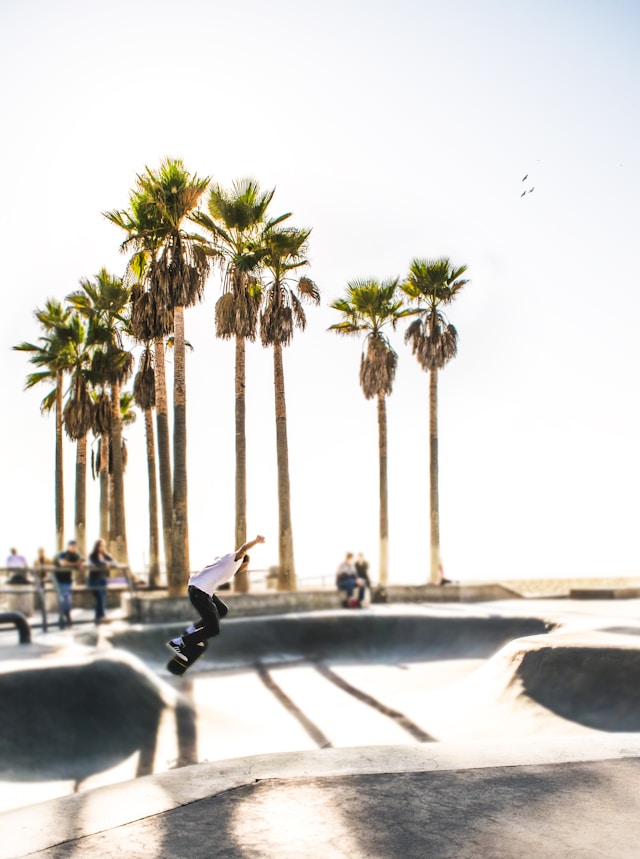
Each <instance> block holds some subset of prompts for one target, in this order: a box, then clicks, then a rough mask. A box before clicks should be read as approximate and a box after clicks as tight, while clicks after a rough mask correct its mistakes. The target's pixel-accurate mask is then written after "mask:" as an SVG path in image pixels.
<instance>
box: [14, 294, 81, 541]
mask: <svg viewBox="0 0 640 859" xmlns="http://www.w3.org/2000/svg"><path fill="white" fill-rule="evenodd" d="M69 315H70V311H69V310H68V308H65V307H64V306H63V305H62V304H61V303H60V302H59V301H57V300H56V299H53V298H50V299H47V301H46V302H45V305H44V307H43V308H39V309H37V310H36V311H35V317H36V319H37V320H38V322H39V323H40V325H41V328H42V329H43V331H44V334H43V335H42V336H41V337H39V338H38V343H36V344H34V343H29V342H23V343H20V344H18V345H17V346H14V347H13V348H14V349H16V350H17V351H19V352H27V353H29V354H30V355H31V357H30V358H29V362H30V363H31V364H33V365H34V366H35V367H40V368H42V369H40V370H38V371H37V372H34V373H30V374H29V375H28V376H27V380H26V383H25V388H26V389H29V388H32V387H34V385H37V384H40V383H45V382H47V383H50V382H52V381H53V382H54V388H53V390H51V391H50V392H49V393H48V394H47V395H46V396H45V397H44V399H43V400H42V403H41V410H42V411H43V412H50V411H51V410H53V411H54V413H55V426H56V436H55V437H56V444H55V523H56V551H57V552H61V551H62V549H63V546H64V483H63V456H62V408H63V384H64V374H65V372H66V371H67V370H68V369H69V348H68V342H67V333H66V330H67V324H68V321H69Z"/></svg>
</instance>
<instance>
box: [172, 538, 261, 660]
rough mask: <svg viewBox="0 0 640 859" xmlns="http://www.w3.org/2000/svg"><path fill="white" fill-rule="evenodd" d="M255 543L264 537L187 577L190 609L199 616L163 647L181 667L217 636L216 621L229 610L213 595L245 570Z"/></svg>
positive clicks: (217, 627)
mask: <svg viewBox="0 0 640 859" xmlns="http://www.w3.org/2000/svg"><path fill="white" fill-rule="evenodd" d="M259 543H264V537H263V536H261V535H260V534H258V536H257V537H256V538H255V540H250V541H249V542H247V543H245V544H244V545H242V546H240V548H239V549H237V550H236V551H235V552H230V553H229V554H228V555H223V556H222V557H221V558H216V560H215V561H214V562H213V563H212V564H209V565H208V566H206V567H205V568H204V569H203V570H200V572H199V573H192V574H191V575H190V576H189V584H188V590H187V593H188V596H189V600H190V601H191V605H192V606H193V607H194V608H195V610H196V611H197V612H198V614H199V615H200V620H199V621H196V623H194V624H192V625H191V626H190V627H189V628H188V629H186V630H185V631H184V632H183V633H182V635H181V636H179V637H178V638H172V639H171V641H168V642H167V647H168V648H169V650H170V651H171V652H172V653H173V655H174V657H176V658H177V659H179V660H181V661H182V662H184V663H185V664H187V663H190V661H191V659H192V658H193V657H192V654H193V653H194V652H197V649H198V648H201V647H204V646H205V642H206V641H207V639H209V638H213V636H214V635H218V634H219V633H220V619H221V618H223V617H224V616H225V615H226V614H227V613H228V611H229V608H228V606H226V605H225V604H224V603H223V602H222V600H221V599H220V598H219V597H217V596H216V595H215V593H214V591H215V590H216V588H219V587H220V585H222V584H224V583H225V582H229V581H231V579H232V578H233V577H234V576H235V575H236V573H239V572H240V570H246V569H247V567H248V566H249V555H247V554H246V553H247V551H248V550H249V549H252V548H253V547H254V546H257V545H258V544H259Z"/></svg>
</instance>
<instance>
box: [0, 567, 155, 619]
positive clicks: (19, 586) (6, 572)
mask: <svg viewBox="0 0 640 859" xmlns="http://www.w3.org/2000/svg"><path fill="white" fill-rule="evenodd" d="M103 569H104V568H102V567H93V566H91V565H90V564H89V565H83V566H82V567H81V568H77V567H60V566H58V565H56V564H47V565H41V566H39V567H0V594H13V595H15V596H20V595H23V594H28V593H31V594H34V595H35V594H36V593H37V594H38V597H39V603H40V613H41V615H42V629H43V631H44V632H47V629H48V627H49V621H48V618H47V601H46V595H47V594H50V593H55V595H56V606H57V610H58V613H59V615H60V616H62V613H63V596H62V590H61V588H60V582H59V581H58V577H57V575H56V573H58V572H64V573H71V581H72V584H73V587H74V588H75V589H78V588H82V589H83V590H87V591H93V590H95V589H96V587H97V586H96V585H91V584H89V583H88V582H87V583H86V584H85V583H77V582H76V581H74V579H77V578H78V573H80V572H82V573H83V574H85V573H91V572H101V571H103ZM111 571H113V572H116V573H117V574H119V575H120V576H122V578H123V580H124V584H125V586H126V587H127V589H128V591H129V593H130V594H131V599H132V603H133V605H134V606H136V612H137V615H138V616H139V614H140V606H139V604H138V600H137V599H136V590H137V586H136V582H135V579H134V577H133V576H132V575H131V572H130V570H129V568H128V567H126V566H116V567H112V568H111V569H110V572H111ZM107 578H109V576H107ZM12 579H13V580H14V581H12ZM19 613H20V614H22V613H21V612H19ZM23 616H24V615H23Z"/></svg>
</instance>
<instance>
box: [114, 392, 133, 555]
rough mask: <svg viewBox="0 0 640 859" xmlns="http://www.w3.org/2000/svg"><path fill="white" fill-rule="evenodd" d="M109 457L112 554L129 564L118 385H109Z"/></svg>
mask: <svg viewBox="0 0 640 859" xmlns="http://www.w3.org/2000/svg"><path fill="white" fill-rule="evenodd" d="M111 456H112V457H113V463H112V468H111V473H112V475H113V514H114V522H113V524H114V540H113V554H114V557H115V559H116V561H118V562H119V563H121V564H126V565H127V566H128V564H129V556H128V552H127V528H126V523H125V510H124V465H123V462H122V419H121V416H120V383H119V382H113V383H112V385H111Z"/></svg>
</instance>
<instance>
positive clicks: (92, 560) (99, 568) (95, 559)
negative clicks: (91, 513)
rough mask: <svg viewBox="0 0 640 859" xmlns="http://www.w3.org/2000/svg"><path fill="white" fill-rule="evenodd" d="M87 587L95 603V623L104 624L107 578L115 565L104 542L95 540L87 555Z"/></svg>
mask: <svg viewBox="0 0 640 859" xmlns="http://www.w3.org/2000/svg"><path fill="white" fill-rule="evenodd" d="M89 565H90V566H89V587H90V588H91V590H92V591H93V596H94V598H95V601H96V615H95V622H96V623H104V620H105V615H106V607H107V578H108V577H109V570H110V569H111V567H117V566H118V565H117V563H116V562H115V561H114V560H113V558H112V557H111V555H110V554H109V553H108V552H107V548H106V545H105V542H104V540H97V541H96V544H95V546H94V547H93V551H92V552H91V554H90V555H89Z"/></svg>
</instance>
